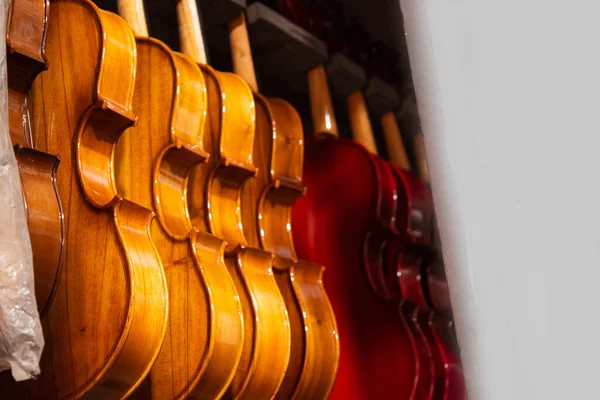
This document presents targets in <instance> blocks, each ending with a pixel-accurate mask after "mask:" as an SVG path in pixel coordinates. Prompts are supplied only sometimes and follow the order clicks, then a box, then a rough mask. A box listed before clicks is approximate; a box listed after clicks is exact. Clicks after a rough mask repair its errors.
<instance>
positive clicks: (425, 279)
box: [400, 133, 467, 400]
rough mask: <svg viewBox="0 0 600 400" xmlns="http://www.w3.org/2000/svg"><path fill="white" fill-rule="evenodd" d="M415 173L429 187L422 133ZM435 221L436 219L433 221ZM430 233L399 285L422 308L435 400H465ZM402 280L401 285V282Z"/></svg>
mask: <svg viewBox="0 0 600 400" xmlns="http://www.w3.org/2000/svg"><path fill="white" fill-rule="evenodd" d="M413 147H414V153H415V157H416V160H417V170H418V172H419V176H420V178H421V181H422V182H423V183H424V184H425V185H429V169H428V168H427V159H426V155H425V146H424V142H423V134H422V133H419V134H417V135H414V136H413ZM433 222H435V219H434V221H433ZM432 226H433V228H432V230H431V232H432V236H431V243H432V247H431V251H429V252H428V253H427V254H426V256H425V257H424V258H423V262H422V264H421V267H420V271H418V270H417V271H418V272H417V273H415V272H414V270H413V271H406V270H404V272H403V273H401V274H400V281H401V285H403V292H404V293H405V294H406V297H407V299H409V300H410V301H412V302H413V303H415V304H417V305H418V306H419V309H421V312H420V315H419V317H418V318H419V320H420V322H421V326H424V327H425V334H426V335H427V336H428V338H429V342H430V343H432V344H433V346H432V349H433V352H432V353H433V355H434V359H436V362H435V365H436V367H435V369H436V373H435V376H436V384H435V396H434V398H435V399H441V400H464V399H466V398H467V393H466V386H465V379H464V373H463V369H462V364H461V360H460V350H459V348H458V341H457V338H456V332H455V330H454V322H453V321H452V318H451V316H452V307H451V302H450V293H449V289H448V281H447V280H446V275H445V272H444V264H443V260H442V257H441V243H440V240H439V232H438V231H437V229H436V225H435V223H434V224H433V225H432ZM402 281H403V283H402Z"/></svg>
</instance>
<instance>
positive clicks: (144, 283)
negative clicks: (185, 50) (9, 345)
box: [0, 0, 168, 399]
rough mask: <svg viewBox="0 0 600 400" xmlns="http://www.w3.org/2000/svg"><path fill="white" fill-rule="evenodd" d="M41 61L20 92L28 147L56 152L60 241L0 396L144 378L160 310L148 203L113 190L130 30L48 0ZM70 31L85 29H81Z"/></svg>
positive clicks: (131, 61) (126, 95)
mask: <svg viewBox="0 0 600 400" xmlns="http://www.w3.org/2000/svg"><path fill="white" fill-rule="evenodd" d="M50 7H51V12H50V16H49V21H48V33H47V44H46V52H47V54H48V58H49V59H50V60H52V68H50V69H49V70H48V71H47V72H45V73H44V74H41V75H40V77H39V78H38V79H36V81H35V82H34V85H33V88H32V93H31V97H30V98H31V106H32V107H31V109H32V113H31V115H32V120H31V123H32V135H33V136H32V144H33V147H34V148H36V149H38V150H41V151H45V152H48V153H52V154H60V156H61V157H62V164H63V165H62V167H61V168H60V169H59V170H58V172H57V186H58V192H59V194H60V196H61V199H62V201H63V208H64V211H65V232H66V245H65V251H64V254H63V257H62V259H61V261H62V263H63V265H62V267H63V268H62V272H61V274H60V277H59V282H58V285H57V288H56V293H55V296H54V300H53V301H52V303H51V304H50V306H49V308H48V311H47V313H46V316H45V317H44V319H43V321H42V323H43V332H44V337H45V341H46V347H45V348H44V353H43V355H42V359H41V365H40V368H41V370H42V373H41V375H40V377H39V378H38V379H37V380H30V381H25V382H20V383H14V382H9V381H10V379H7V380H5V381H3V382H2V385H1V388H0V397H2V398H44V399H58V398H61V399H62V398H80V397H82V396H84V395H85V396H89V397H93V398H121V397H125V396H127V395H129V394H130V393H131V392H132V391H133V390H134V389H135V387H136V386H137V385H139V384H140V382H141V381H142V380H143V379H144V377H145V375H146V374H147V373H148V372H149V370H150V367H151V365H152V364H153V362H154V360H155V359H156V356H157V355H158V350H159V349H160V346H161V344H162V341H163V338H164V333H165V328H166V321H167V303H168V297H167V287H166V282H165V276H164V271H163V267H162V265H161V262H160V259H159V257H158V254H157V251H156V248H155V247H154V245H153V243H152V241H151V235H150V223H151V221H152V219H153V214H152V212H151V211H150V210H148V209H146V208H143V207H141V206H139V205H137V204H135V203H132V202H130V201H127V200H124V199H123V198H122V197H121V196H120V195H119V194H118V193H117V191H116V187H115V182H114V181H115V180H114V170H113V168H114V165H113V153H114V148H115V144H116V142H117V139H118V137H119V135H120V133H121V132H122V131H123V130H124V129H125V128H127V127H129V126H131V125H133V124H134V123H135V121H136V116H135V114H134V113H133V112H132V109H131V104H132V97H133V88H134V82H135V65H136V56H135V54H136V53H135V41H134V38H133V35H132V33H131V31H130V30H129V28H128V27H127V26H126V24H125V22H124V21H122V20H121V19H120V18H119V17H117V16H116V15H114V14H112V13H108V12H104V11H100V10H99V9H98V8H97V7H96V6H95V5H93V4H92V3H91V2H89V1H87V0H57V1H53V2H52V3H51V6H50ZM81 38H85V40H82V39H81Z"/></svg>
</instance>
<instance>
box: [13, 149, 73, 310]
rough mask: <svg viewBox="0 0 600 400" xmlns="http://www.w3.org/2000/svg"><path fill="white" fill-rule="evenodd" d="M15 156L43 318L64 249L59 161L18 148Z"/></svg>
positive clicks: (38, 300)
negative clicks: (57, 172) (58, 177)
mask: <svg viewBox="0 0 600 400" xmlns="http://www.w3.org/2000/svg"><path fill="white" fill-rule="evenodd" d="M15 152H16V157H17V164H18V165H19V175H20V177H21V187H22V189H23V200H24V203H25V211H26V215H27V226H28V229H29V238H30V239H31V248H32V251H33V267H34V276H35V297H36V301H37V305H38V310H39V311H40V314H41V315H42V316H43V315H45V313H46V310H47V309H48V307H49V306H50V304H51V302H52V298H53V297H54V293H55V292H56V286H57V282H58V278H59V276H60V270H61V269H60V266H61V262H60V260H61V256H62V253H63V246H64V226H63V217H64V216H63V211H62V205H61V203H60V198H59V196H58V188H57V186H56V168H57V167H58V163H59V159H58V157H56V156H52V155H50V154H46V153H42V152H39V151H36V150H33V149H31V148H28V147H21V146H19V145H16V146H15Z"/></svg>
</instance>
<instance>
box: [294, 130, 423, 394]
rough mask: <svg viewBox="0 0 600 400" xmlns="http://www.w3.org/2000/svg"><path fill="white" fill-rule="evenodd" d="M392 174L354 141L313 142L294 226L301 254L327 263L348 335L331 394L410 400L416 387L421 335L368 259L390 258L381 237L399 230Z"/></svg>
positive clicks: (328, 283)
mask: <svg viewBox="0 0 600 400" xmlns="http://www.w3.org/2000/svg"><path fill="white" fill-rule="evenodd" d="M340 166H343V167H340ZM390 175H391V174H390V173H389V171H387V173H386V171H385V170H383V169H382V168H381V164H380V163H379V162H378V161H377V160H376V158H375V157H373V156H372V155H371V154H369V153H368V152H367V151H366V149H364V148H363V147H362V146H360V145H358V144H357V143H355V142H353V141H350V140H344V139H323V140H319V141H308V144H307V149H306V157H305V163H304V183H305V184H306V186H307V189H308V191H307V195H306V196H305V197H302V198H300V199H298V201H296V204H295V206H294V208H293V213H292V226H293V229H294V232H295V235H294V242H295V246H296V249H297V252H298V255H299V256H300V257H301V258H305V259H308V260H311V261H312V262H315V263H318V264H323V265H327V275H326V276H325V278H324V285H325V290H326V291H327V294H328V295H329V298H330V300H331V303H332V306H333V309H334V311H335V315H336V319H337V325H338V330H339V335H340V336H341V337H342V340H341V342H340V346H341V352H340V365H339V369H338V375H337V379H336V382H335V385H334V388H333V392H332V395H331V398H332V399H372V398H381V399H386V398H402V399H404V398H406V399H408V398H413V396H414V394H415V391H416V389H417V383H418V379H417V378H418V376H417V374H418V353H417V347H416V343H415V340H414V338H413V336H412V334H411V332H410V329H409V327H408V326H407V321H406V320H404V319H403V318H397V315H398V314H397V305H395V304H394V303H393V302H389V301H384V300H383V299H381V298H380V297H379V296H377V295H376V294H375V292H374V291H373V289H372V287H371V284H370V283H369V279H368V277H367V275H368V274H367V271H368V270H369V269H370V267H367V266H366V265H365V262H367V263H368V262H371V260H375V261H380V260H381V259H382V258H383V256H382V252H381V248H380V247H378V246H375V244H377V242H378V240H379V239H377V240H374V238H379V237H388V236H389V235H391V234H392V231H391V228H392V225H391V222H392V221H393V220H391V217H392V216H393V212H394V210H395V209H394V208H393V200H392V201H391V202H390V201H389V199H388V200H386V201H387V203H384V199H382V196H383V195H385V194H386V191H387V194H388V195H389V194H390V193H391V195H392V196H393V193H394V188H395V182H394V181H393V179H392V178H391V176H390ZM382 179H386V180H387V181H386V182H382ZM382 204H390V206H391V209H390V208H387V209H382ZM384 217H385V218H388V217H389V218H390V219H389V220H388V221H387V222H386V221H384ZM371 243H372V244H371ZM374 346H376V347H374Z"/></svg>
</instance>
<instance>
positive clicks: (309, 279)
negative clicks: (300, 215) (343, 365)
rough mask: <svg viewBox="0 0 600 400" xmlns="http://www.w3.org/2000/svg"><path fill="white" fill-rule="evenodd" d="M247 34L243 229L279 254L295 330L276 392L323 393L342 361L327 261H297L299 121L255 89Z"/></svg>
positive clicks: (241, 65) (280, 395)
mask: <svg viewBox="0 0 600 400" xmlns="http://www.w3.org/2000/svg"><path fill="white" fill-rule="evenodd" d="M240 23H241V21H240ZM237 29H241V28H237ZM244 29H245V27H244ZM243 34H244V31H242V32H240V34H239V36H238V37H237V38H236V44H235V46H236V50H237V51H235V52H234V53H233V61H234V70H235V72H236V73H238V74H239V75H240V76H242V77H244V79H245V80H246V81H247V82H248V83H249V84H250V87H252V88H253V90H254V99H255V104H256V109H257V118H256V135H255V143H254V155H253V159H254V161H255V165H256V167H257V169H258V174H257V177H256V179H252V180H250V181H248V183H247V184H246V190H245V192H244V194H245V195H244V197H243V198H242V210H245V211H244V212H243V214H244V226H245V227H246V228H247V229H246V230H245V234H246V238H247V239H248V243H249V244H250V245H251V246H254V247H260V248H262V249H264V250H266V251H269V252H272V253H273V254H274V255H275V258H274V260H273V271H274V274H275V279H276V280H277V284H278V285H279V289H280V291H281V293H282V295H283V298H284V300H285V304H286V309H287V312H288V316H289V319H290V328H291V335H292V336H291V344H292V345H291V354H290V361H289V363H288V366H287V370H286V372H285V376H284V378H283V381H282V383H281V385H280V387H279V390H278V391H277V396H276V398H277V399H305V398H310V399H325V398H327V397H328V396H329V393H330V392H331V389H332V386H333V383H334V380H335V376H336V372H337V365H338V360H339V338H338V335H337V326H336V322H335V316H334V314H333V310H332V308H331V304H330V302H329V299H328V298H327V294H326V293H325V290H324V288H323V283H322V276H323V270H324V268H323V266H322V265H318V264H314V263H311V262H308V261H304V260H299V259H298V257H297V255H296V250H295V248H294V243H293V237H292V230H291V208H292V205H293V204H294V202H295V201H296V199H297V198H298V197H300V196H302V195H304V193H305V187H304V185H303V184H302V163H303V156H304V138H303V130H302V122H301V121H300V117H299V115H298V113H297V112H296V110H295V109H294V108H293V107H292V106H291V105H290V104H289V103H287V102H286V101H284V100H281V99H275V98H268V99H267V98H265V97H263V96H262V95H260V94H259V93H258V88H257V83H256V82H257V80H256V74H255V71H254V64H253V59H252V55H251V49H250V44H249V43H248V38H247V36H246V37H244V36H243ZM246 35H247V34H246ZM241 46H243V47H242V48H240V47H241ZM246 46H247V47H246ZM242 49H247V52H245V51H240V50H242ZM242 54H244V55H245V57H242V56H241V55H242Z"/></svg>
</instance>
